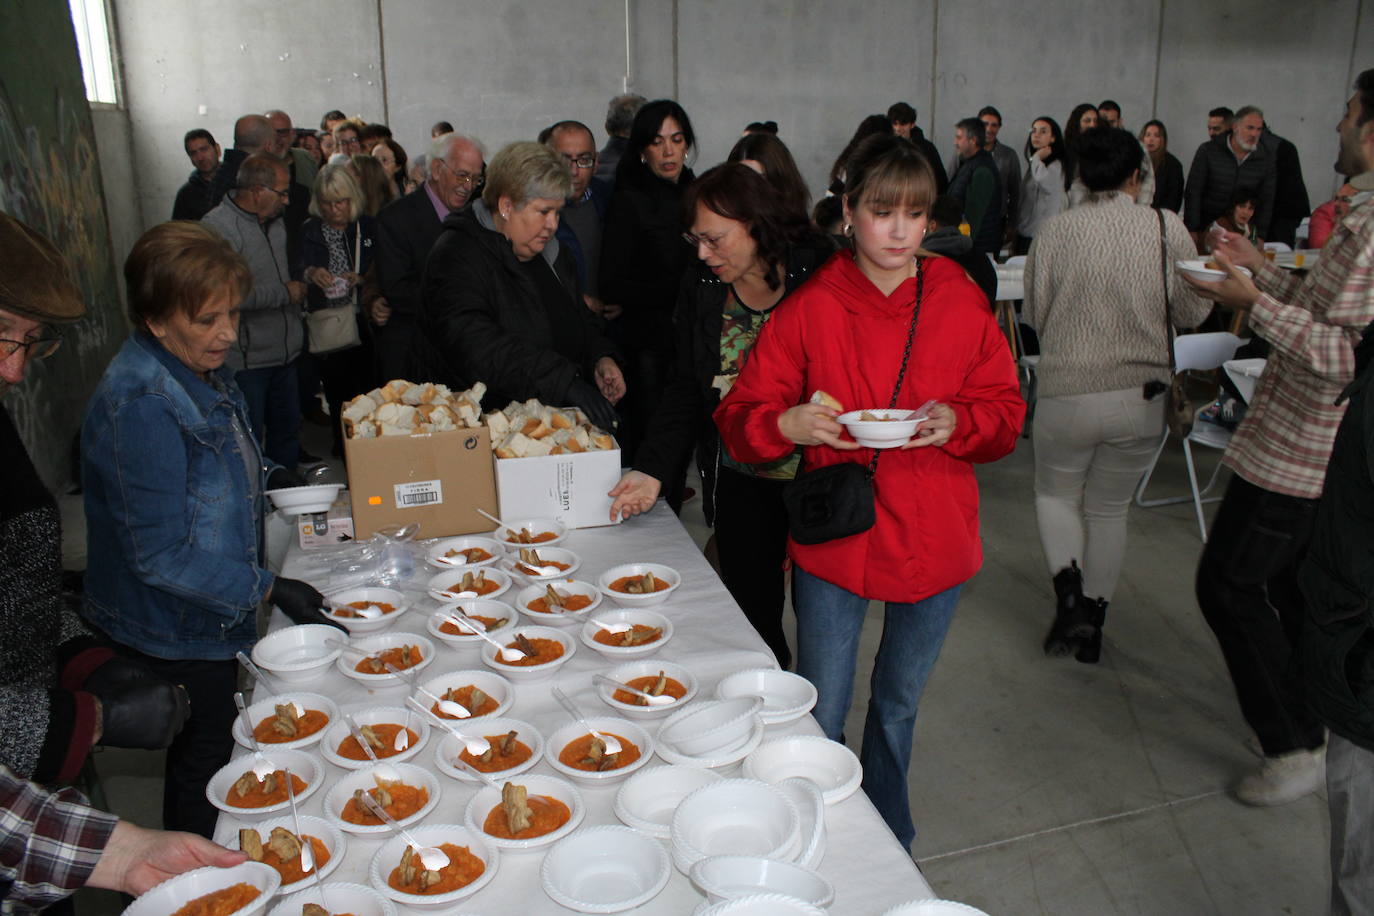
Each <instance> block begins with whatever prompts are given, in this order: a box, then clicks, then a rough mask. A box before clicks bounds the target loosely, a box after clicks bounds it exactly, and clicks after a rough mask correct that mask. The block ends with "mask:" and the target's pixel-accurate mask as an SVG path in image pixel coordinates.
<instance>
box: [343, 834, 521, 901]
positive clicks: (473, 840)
mask: <svg viewBox="0 0 1374 916" xmlns="http://www.w3.org/2000/svg"><path fill="white" fill-rule="evenodd" d="M410 833H411V834H412V835H413V836H414V837H415V839H417V840H419V841H420V842H421V843H428V844H429V845H431V846H439V845H442V844H444V843H452V844H453V845H455V846H466V847H467V849H468V852H470V853H472V854H473V855H474V856H476V857H477V858H479V859H481V860H482V863H483V864H484V865H485V866H486V868H484V869H483V871H482V873H481V874H480V875H478V876H477V877H476V879H474V880H473V881H472V882H470V883H469V884H467V885H465V886H463V887H460V888H458V890H456V891H449V892H448V893H446V894H406V893H403V892H401V891H398V890H396V889H395V888H393V887H392V886H391V885H390V884H389V883H388V882H387V878H388V876H390V874H391V871H392V869H394V868H395V867H396V866H397V865H399V864H400V863H401V853H403V852H404V851H405V848H406V846H407V845H408V844H407V843H406V840H405V839H404V838H403V837H399V836H394V837H392V838H391V839H389V840H387V841H386V842H385V843H383V844H382V848H381V849H378V850H377V854H376V855H375V856H373V857H372V863H371V864H370V865H369V866H368V869H367V872H368V873H367V879H368V881H369V882H370V883H371V884H372V886H373V887H374V888H376V889H377V890H379V891H381V892H382V895H383V896H384V897H386V898H387V899H389V900H392V901H395V902H396V903H399V904H401V905H402V906H408V907H414V908H415V909H417V910H437V909H442V908H445V907H448V906H449V905H451V904H453V903H456V902H457V901H459V900H462V899H463V898H464V897H470V896H472V895H473V894H475V893H477V892H478V891H480V890H481V889H482V888H484V887H486V886H487V885H488V884H490V883H491V880H492V879H493V878H495V877H496V869H497V867H498V866H499V865H500V861H501V860H500V853H498V852H497V851H496V848H495V847H493V846H492V845H491V844H490V843H489V842H488V839H489V838H488V837H487V836H486V834H483V833H481V832H479V831H473V830H469V829H468V828H467V827H463V826H460V825H458V824H426V825H424V826H420V827H412V828H410Z"/></svg>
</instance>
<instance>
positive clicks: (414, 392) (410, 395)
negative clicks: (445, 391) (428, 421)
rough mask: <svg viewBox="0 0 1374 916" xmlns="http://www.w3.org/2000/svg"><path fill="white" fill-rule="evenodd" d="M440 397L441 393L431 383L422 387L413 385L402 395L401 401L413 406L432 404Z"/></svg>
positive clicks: (421, 385)
mask: <svg viewBox="0 0 1374 916" xmlns="http://www.w3.org/2000/svg"><path fill="white" fill-rule="evenodd" d="M438 397H439V392H438V391H436V390H435V388H434V386H433V385H432V384H430V383H429V382H425V383H423V384H420V385H411V386H410V387H409V388H407V389H406V390H405V393H404V394H402V395H401V401H402V402H403V403H406V404H410V405H412V406H415V405H419V404H432V403H433V402H434V401H435V400H436V399H437V398H438Z"/></svg>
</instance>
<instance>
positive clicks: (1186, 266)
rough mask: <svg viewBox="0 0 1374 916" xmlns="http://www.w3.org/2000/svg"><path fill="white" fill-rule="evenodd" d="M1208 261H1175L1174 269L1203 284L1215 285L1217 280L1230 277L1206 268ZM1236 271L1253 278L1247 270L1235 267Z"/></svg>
mask: <svg viewBox="0 0 1374 916" xmlns="http://www.w3.org/2000/svg"><path fill="white" fill-rule="evenodd" d="M1208 260H1209V259H1208V258H1189V259H1188V260H1184V261H1175V262H1174V267H1176V268H1178V269H1179V271H1181V272H1182V273H1183V275H1184V276H1187V277H1192V278H1193V279H1194V280H1201V281H1203V282H1204V283H1215V282H1217V281H1218V280H1225V279H1226V278H1227V277H1228V276H1230V275H1229V274H1228V273H1226V271H1224V270H1218V269H1217V268H1215V267H1208V266H1207V261H1208ZM1236 270H1239V271H1240V272H1241V273H1243V274H1245V276H1247V277H1249V276H1253V275H1252V274H1251V273H1250V270H1249V268H1246V267H1240V266H1237V267H1236Z"/></svg>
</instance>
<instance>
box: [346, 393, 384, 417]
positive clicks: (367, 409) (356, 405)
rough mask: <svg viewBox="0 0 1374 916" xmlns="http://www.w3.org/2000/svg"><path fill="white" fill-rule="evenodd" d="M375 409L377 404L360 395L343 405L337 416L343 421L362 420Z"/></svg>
mask: <svg viewBox="0 0 1374 916" xmlns="http://www.w3.org/2000/svg"><path fill="white" fill-rule="evenodd" d="M376 409H377V402H376V401H374V400H372V398H370V397H368V396H367V395H365V394H360V395H358V396H357V397H356V398H354V399H353V400H351V401H349V402H348V403H347V404H345V405H344V409H343V410H342V411H340V412H339V415H340V416H341V417H342V418H343V419H345V420H354V421H357V420H364V419H366V418H367V416H368V415H369V414H371V413H372V411H374V410H376Z"/></svg>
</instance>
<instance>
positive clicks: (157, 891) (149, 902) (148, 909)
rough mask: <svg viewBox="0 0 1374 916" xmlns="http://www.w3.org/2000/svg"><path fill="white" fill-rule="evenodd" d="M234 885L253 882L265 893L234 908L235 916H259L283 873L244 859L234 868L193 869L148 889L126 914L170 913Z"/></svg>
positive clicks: (157, 914)
mask: <svg viewBox="0 0 1374 916" xmlns="http://www.w3.org/2000/svg"><path fill="white" fill-rule="evenodd" d="M235 884H251V885H253V886H254V887H256V888H258V890H260V891H262V893H261V894H259V895H258V896H257V897H256V898H255V899H254V900H253V901H252V902H251V903H249V904H248V905H247V906H245V907H242V908H241V909H237V910H235V911H234V912H233V914H232V916H256V914H258V913H262V912H264V911H265V910H266V909H267V904H268V903H269V902H271V900H272V895H273V894H275V893H276V892H277V888H279V887H281V875H279V874H277V870H276V869H275V868H272V867H270V866H267V865H263V864H262V863H260V862H242V863H240V864H238V865H235V866H233V867H231V868H214V867H207V868H197V869H193V870H192V871H188V872H183V873H182V874H180V875H177V876H176V877H175V878H168V879H167V880H166V881H163V882H162V883H161V884H159V885H157V886H156V887H154V888H152V889H151V890H148V891H145V892H144V893H143V894H142V895H141V896H140V897H139V898H138V899H137V900H135V901H134V902H133V903H131V904H129V906H128V908H127V909H126V910H125V911H124V916H167V914H168V913H174V912H176V911H177V910H178V909H180V908H181V907H183V906H185V905H186V903H188V902H189V901H191V900H194V899H195V898H197V897H203V896H205V895H206V894H213V893H214V892H215V891H222V890H224V889H225V888H226V887H233V886H234V885H235Z"/></svg>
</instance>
